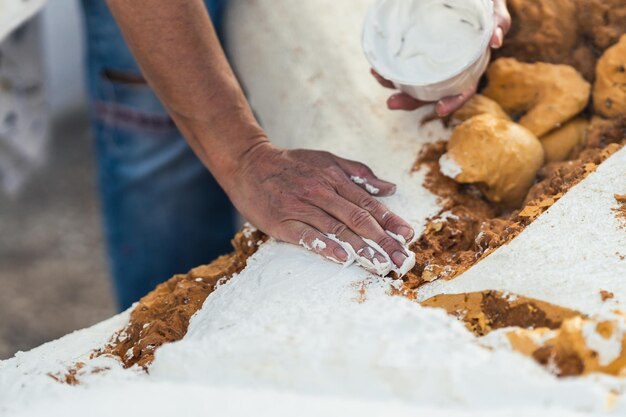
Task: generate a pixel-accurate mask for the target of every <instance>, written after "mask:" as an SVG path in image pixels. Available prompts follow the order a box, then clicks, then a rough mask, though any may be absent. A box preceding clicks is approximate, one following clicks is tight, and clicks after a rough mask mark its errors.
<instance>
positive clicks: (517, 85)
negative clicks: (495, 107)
mask: <svg viewBox="0 0 626 417" xmlns="http://www.w3.org/2000/svg"><path fill="white" fill-rule="evenodd" d="M487 79H488V84H487V87H486V88H485V89H484V90H483V91H482V94H483V95H485V96H486V97H489V98H490V99H492V100H495V101H496V102H497V103H498V104H500V106H501V107H502V108H503V109H504V111H505V112H507V113H508V114H512V115H518V116H519V121H518V122H519V124H521V125H522V126H524V127H526V128H527V129H528V130H530V131H531V132H533V133H534V134H535V135H536V136H537V137H538V138H541V137H542V136H543V135H545V134H546V133H548V132H550V131H552V130H553V129H557V128H559V127H561V126H562V125H563V124H565V122H567V121H568V120H570V119H572V118H573V117H575V116H576V115H578V114H579V113H580V112H581V111H583V110H584V109H585V107H586V106H587V103H588V102H589V94H590V92H591V85H590V84H589V83H588V82H587V81H585V79H584V78H583V77H582V76H581V75H580V73H578V72H577V71H576V70H575V69H574V68H572V67H570V66H568V65H555V64H545V63H536V64H527V63H523V62H520V61H517V60H516V59H514V58H500V59H498V60H496V61H494V62H493V63H492V64H491V65H490V66H489V69H488V70H487Z"/></svg>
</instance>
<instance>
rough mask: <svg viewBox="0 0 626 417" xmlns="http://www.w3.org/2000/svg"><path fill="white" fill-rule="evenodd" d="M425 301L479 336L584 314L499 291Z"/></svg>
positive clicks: (547, 324)
mask: <svg viewBox="0 0 626 417" xmlns="http://www.w3.org/2000/svg"><path fill="white" fill-rule="evenodd" d="M422 305H423V306H424V307H433V308H443V309H444V310H446V311H447V312H448V314H450V315H453V316H455V317H456V318H458V319H459V320H461V321H463V322H464V323H465V326H466V327H467V328H468V329H469V330H470V331H471V332H473V333H474V334H475V335H477V336H484V335H486V334H489V333H490V332H492V331H493V330H497V329H502V328H506V327H522V328H533V329H534V328H548V329H557V328H559V327H560V326H561V324H562V323H563V320H565V319H568V318H571V317H576V316H580V315H581V314H580V313H579V312H577V311H574V310H570V309H568V308H565V307H560V306H557V305H554V304H550V303H546V302H544V301H539V300H535V299H532V298H528V297H523V296H519V295H511V294H502V293H501V292H498V291H483V292H474V293H465V294H443V295H437V296H435V297H433V298H430V299H428V300H426V301H424V302H422Z"/></svg>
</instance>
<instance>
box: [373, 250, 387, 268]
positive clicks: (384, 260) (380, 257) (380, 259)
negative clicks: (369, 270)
mask: <svg viewBox="0 0 626 417" xmlns="http://www.w3.org/2000/svg"><path fill="white" fill-rule="evenodd" d="M374 259H376V260H377V261H378V263H379V264H380V265H384V264H389V261H388V260H387V258H385V257H384V256H383V255H382V254H380V253H378V252H376V254H375V255H374Z"/></svg>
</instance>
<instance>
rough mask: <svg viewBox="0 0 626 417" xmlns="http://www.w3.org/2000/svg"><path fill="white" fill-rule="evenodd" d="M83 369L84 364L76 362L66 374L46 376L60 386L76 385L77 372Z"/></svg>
mask: <svg viewBox="0 0 626 417" xmlns="http://www.w3.org/2000/svg"><path fill="white" fill-rule="evenodd" d="M84 367H85V363H84V362H77V363H76V364H75V365H74V366H72V367H71V368H70V369H68V370H67V372H66V373H64V374H61V373H58V374H51V373H50V374H48V376H49V377H50V378H52V379H54V380H55V381H57V382H59V383H61V384H67V385H78V383H79V382H78V372H79V371H80V370H81V369H83V368H84Z"/></svg>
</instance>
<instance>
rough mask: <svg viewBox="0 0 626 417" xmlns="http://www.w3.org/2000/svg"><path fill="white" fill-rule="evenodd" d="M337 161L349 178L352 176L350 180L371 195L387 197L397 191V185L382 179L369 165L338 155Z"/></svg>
mask: <svg viewBox="0 0 626 417" xmlns="http://www.w3.org/2000/svg"><path fill="white" fill-rule="evenodd" d="M337 163H338V164H339V166H340V168H341V169H342V170H343V171H344V172H345V173H346V175H347V176H348V178H350V181H352V182H353V183H354V184H356V185H358V186H359V187H361V188H362V189H364V190H365V191H367V192H368V193H369V194H371V195H375V196H378V197H387V196H390V195H393V194H394V193H395V192H396V185H395V184H394V183H392V182H389V181H385V180H381V179H380V178H378V177H377V176H376V175H375V174H374V173H373V172H372V170H371V169H370V168H369V167H368V166H367V165H364V164H362V163H360V162H356V161H351V160H349V159H343V158H339V157H337Z"/></svg>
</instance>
